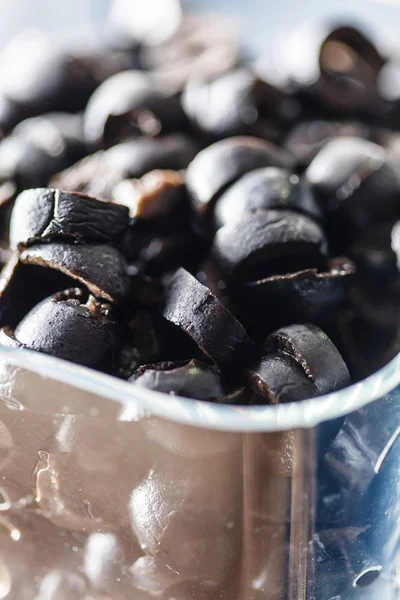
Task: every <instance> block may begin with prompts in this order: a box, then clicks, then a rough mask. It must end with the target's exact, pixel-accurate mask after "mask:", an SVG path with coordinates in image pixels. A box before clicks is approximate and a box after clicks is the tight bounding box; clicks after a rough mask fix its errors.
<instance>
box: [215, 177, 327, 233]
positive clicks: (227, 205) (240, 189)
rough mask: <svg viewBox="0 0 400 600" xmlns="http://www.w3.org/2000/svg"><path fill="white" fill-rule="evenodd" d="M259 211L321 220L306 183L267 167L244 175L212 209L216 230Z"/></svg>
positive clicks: (319, 212) (318, 208) (319, 211)
mask: <svg viewBox="0 0 400 600" xmlns="http://www.w3.org/2000/svg"><path fill="white" fill-rule="evenodd" d="M258 208H263V209H270V208H272V209H286V210H294V211H299V212H302V213H304V214H308V215H309V216H311V217H314V218H317V219H320V218H321V209H320V207H319V205H318V203H317V202H316V200H315V198H314V195H313V192H312V190H311V187H310V184H309V183H308V182H305V181H302V180H301V179H299V177H298V176H297V175H294V174H291V173H290V172H289V171H286V170H284V169H278V168H277V167H266V168H265V169H256V170H255V171H251V172H250V173H247V174H246V175H243V177H241V178H240V179H239V180H238V181H237V182H236V183H234V184H233V185H232V186H231V187H230V188H229V189H228V190H227V191H226V192H225V193H224V194H222V196H221V197H220V198H219V199H218V200H217V202H216V204H215V207H214V219H215V223H216V226H217V227H222V226H223V225H226V224H227V223H229V222H230V221H235V220H239V219H240V218H241V217H242V216H243V215H244V214H245V213H246V212H252V211H254V210H256V209H258Z"/></svg>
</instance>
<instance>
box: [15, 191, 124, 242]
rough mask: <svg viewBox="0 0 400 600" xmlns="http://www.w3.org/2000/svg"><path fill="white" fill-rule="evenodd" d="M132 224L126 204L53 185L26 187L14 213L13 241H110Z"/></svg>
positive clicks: (18, 199) (18, 198)
mask: <svg viewBox="0 0 400 600" xmlns="http://www.w3.org/2000/svg"><path fill="white" fill-rule="evenodd" d="M128 224H129V211H128V209H127V208H126V207H123V206H119V205H117V204H112V203H110V202H102V201H100V200H96V199H95V198H91V197H90V196H85V195H83V194H78V193H76V194H73V193H69V192H61V191H60V190H54V189H49V188H38V189H32V190H25V191H24V192H22V194H20V195H19V196H18V197H17V200H16V202H15V205H14V209H13V212H12V215H11V223H10V245H11V247H12V248H22V247H24V246H27V245H30V244H32V243H34V242H37V241H48V240H55V239H61V240H63V239H67V240H68V239H70V240H76V241H82V240H85V241H93V242H102V243H110V242H112V241H113V240H114V239H116V238H117V237H118V236H120V235H122V233H123V232H124V230H125V229H127V227H128Z"/></svg>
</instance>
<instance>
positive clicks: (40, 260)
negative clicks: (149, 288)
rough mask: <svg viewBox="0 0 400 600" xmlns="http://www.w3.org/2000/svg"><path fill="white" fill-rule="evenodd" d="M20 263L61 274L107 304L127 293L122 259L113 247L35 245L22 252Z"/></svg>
mask: <svg viewBox="0 0 400 600" xmlns="http://www.w3.org/2000/svg"><path fill="white" fill-rule="evenodd" d="M20 261H21V262H22V263H24V264H27V265H37V266H41V267H47V268H49V269H54V270H56V271H60V272H61V273H63V274H64V275H67V276H68V277H70V278H71V279H74V280H76V281H78V282H79V283H81V284H83V285H85V286H86V287H87V288H88V289H89V290H90V292H91V293H92V294H93V296H95V297H96V298H99V299H104V300H107V301H109V302H119V301H121V300H123V299H124V298H125V297H126V295H127V294H128V291H129V280H128V275H127V271H126V264H125V261H124V258H123V257H122V255H121V254H120V253H119V252H118V250H116V249H115V248H113V247H112V246H105V245H100V244H99V245H92V244H84V245H76V244H66V243H55V242H52V243H48V244H36V245H34V246H31V247H29V248H27V249H25V250H24V251H23V252H22V253H21V256H20Z"/></svg>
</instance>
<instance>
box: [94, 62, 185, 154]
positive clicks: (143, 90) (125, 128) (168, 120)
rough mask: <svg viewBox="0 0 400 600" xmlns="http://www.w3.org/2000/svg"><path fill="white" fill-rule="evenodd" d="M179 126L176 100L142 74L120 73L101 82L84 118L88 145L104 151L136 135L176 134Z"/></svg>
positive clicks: (140, 72) (180, 115)
mask: <svg viewBox="0 0 400 600" xmlns="http://www.w3.org/2000/svg"><path fill="white" fill-rule="evenodd" d="M182 123H183V112H182V109H181V108H180V106H179V102H178V101H177V99H176V98H175V97H173V96H167V95H165V94H163V93H162V92H161V91H160V90H158V89H157V88H156V87H155V86H154V85H153V84H152V82H151V80H150V78H149V77H148V76H147V75H146V74H145V73H144V72H142V71H123V72H121V73H117V74H116V75H113V76H112V77H110V78H109V79H107V80H106V81H104V83H102V84H101V85H100V86H99V87H98V88H97V90H96V91H95V92H94V94H93V96H92V97H91V98H90V100H89V102H88V104H87V107H86V110H85V115H84V128H85V135H86V139H87V141H88V143H89V144H91V145H93V146H94V147H106V148H109V147H110V146H113V145H114V144H118V143H119V142H123V141H124V140H126V139H129V138H132V137H133V136H136V135H151V136H157V135H159V134H160V133H168V132H171V131H177V130H179V129H180V128H181V126H182Z"/></svg>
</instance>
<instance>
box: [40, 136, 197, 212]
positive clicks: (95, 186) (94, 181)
mask: <svg viewBox="0 0 400 600" xmlns="http://www.w3.org/2000/svg"><path fill="white" fill-rule="evenodd" d="M196 153H197V145H196V143H195V142H194V141H193V140H192V139H191V138H189V137H187V136H184V135H178V134H177V135H168V136H163V137H160V138H151V137H141V138H137V139H135V140H132V141H130V142H125V143H122V144H118V145H117V146H114V147H113V148H110V149H109V150H106V151H99V152H96V153H95V154H91V155H89V156H87V157H86V158H84V159H83V160H81V161H79V162H78V163H76V164H75V165H73V166H72V167H70V168H69V169H66V170H65V171H62V172H61V173H59V174H58V175H57V176H55V177H53V179H52V180H51V182H50V185H51V186H52V187H55V188H58V189H62V190H67V191H71V192H85V193H87V194H89V195H92V196H94V197H96V198H101V199H102V200H107V201H109V200H110V199H111V198H112V193H113V189H114V188H115V186H116V184H118V183H119V182H121V181H122V180H124V179H130V178H137V177H142V176H143V175H145V174H146V173H148V172H149V171H153V170H155V169H171V170H174V171H179V170H180V169H185V168H186V167H187V165H188V164H189V163H190V161H191V160H192V159H193V158H194V157H195V155H196Z"/></svg>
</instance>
